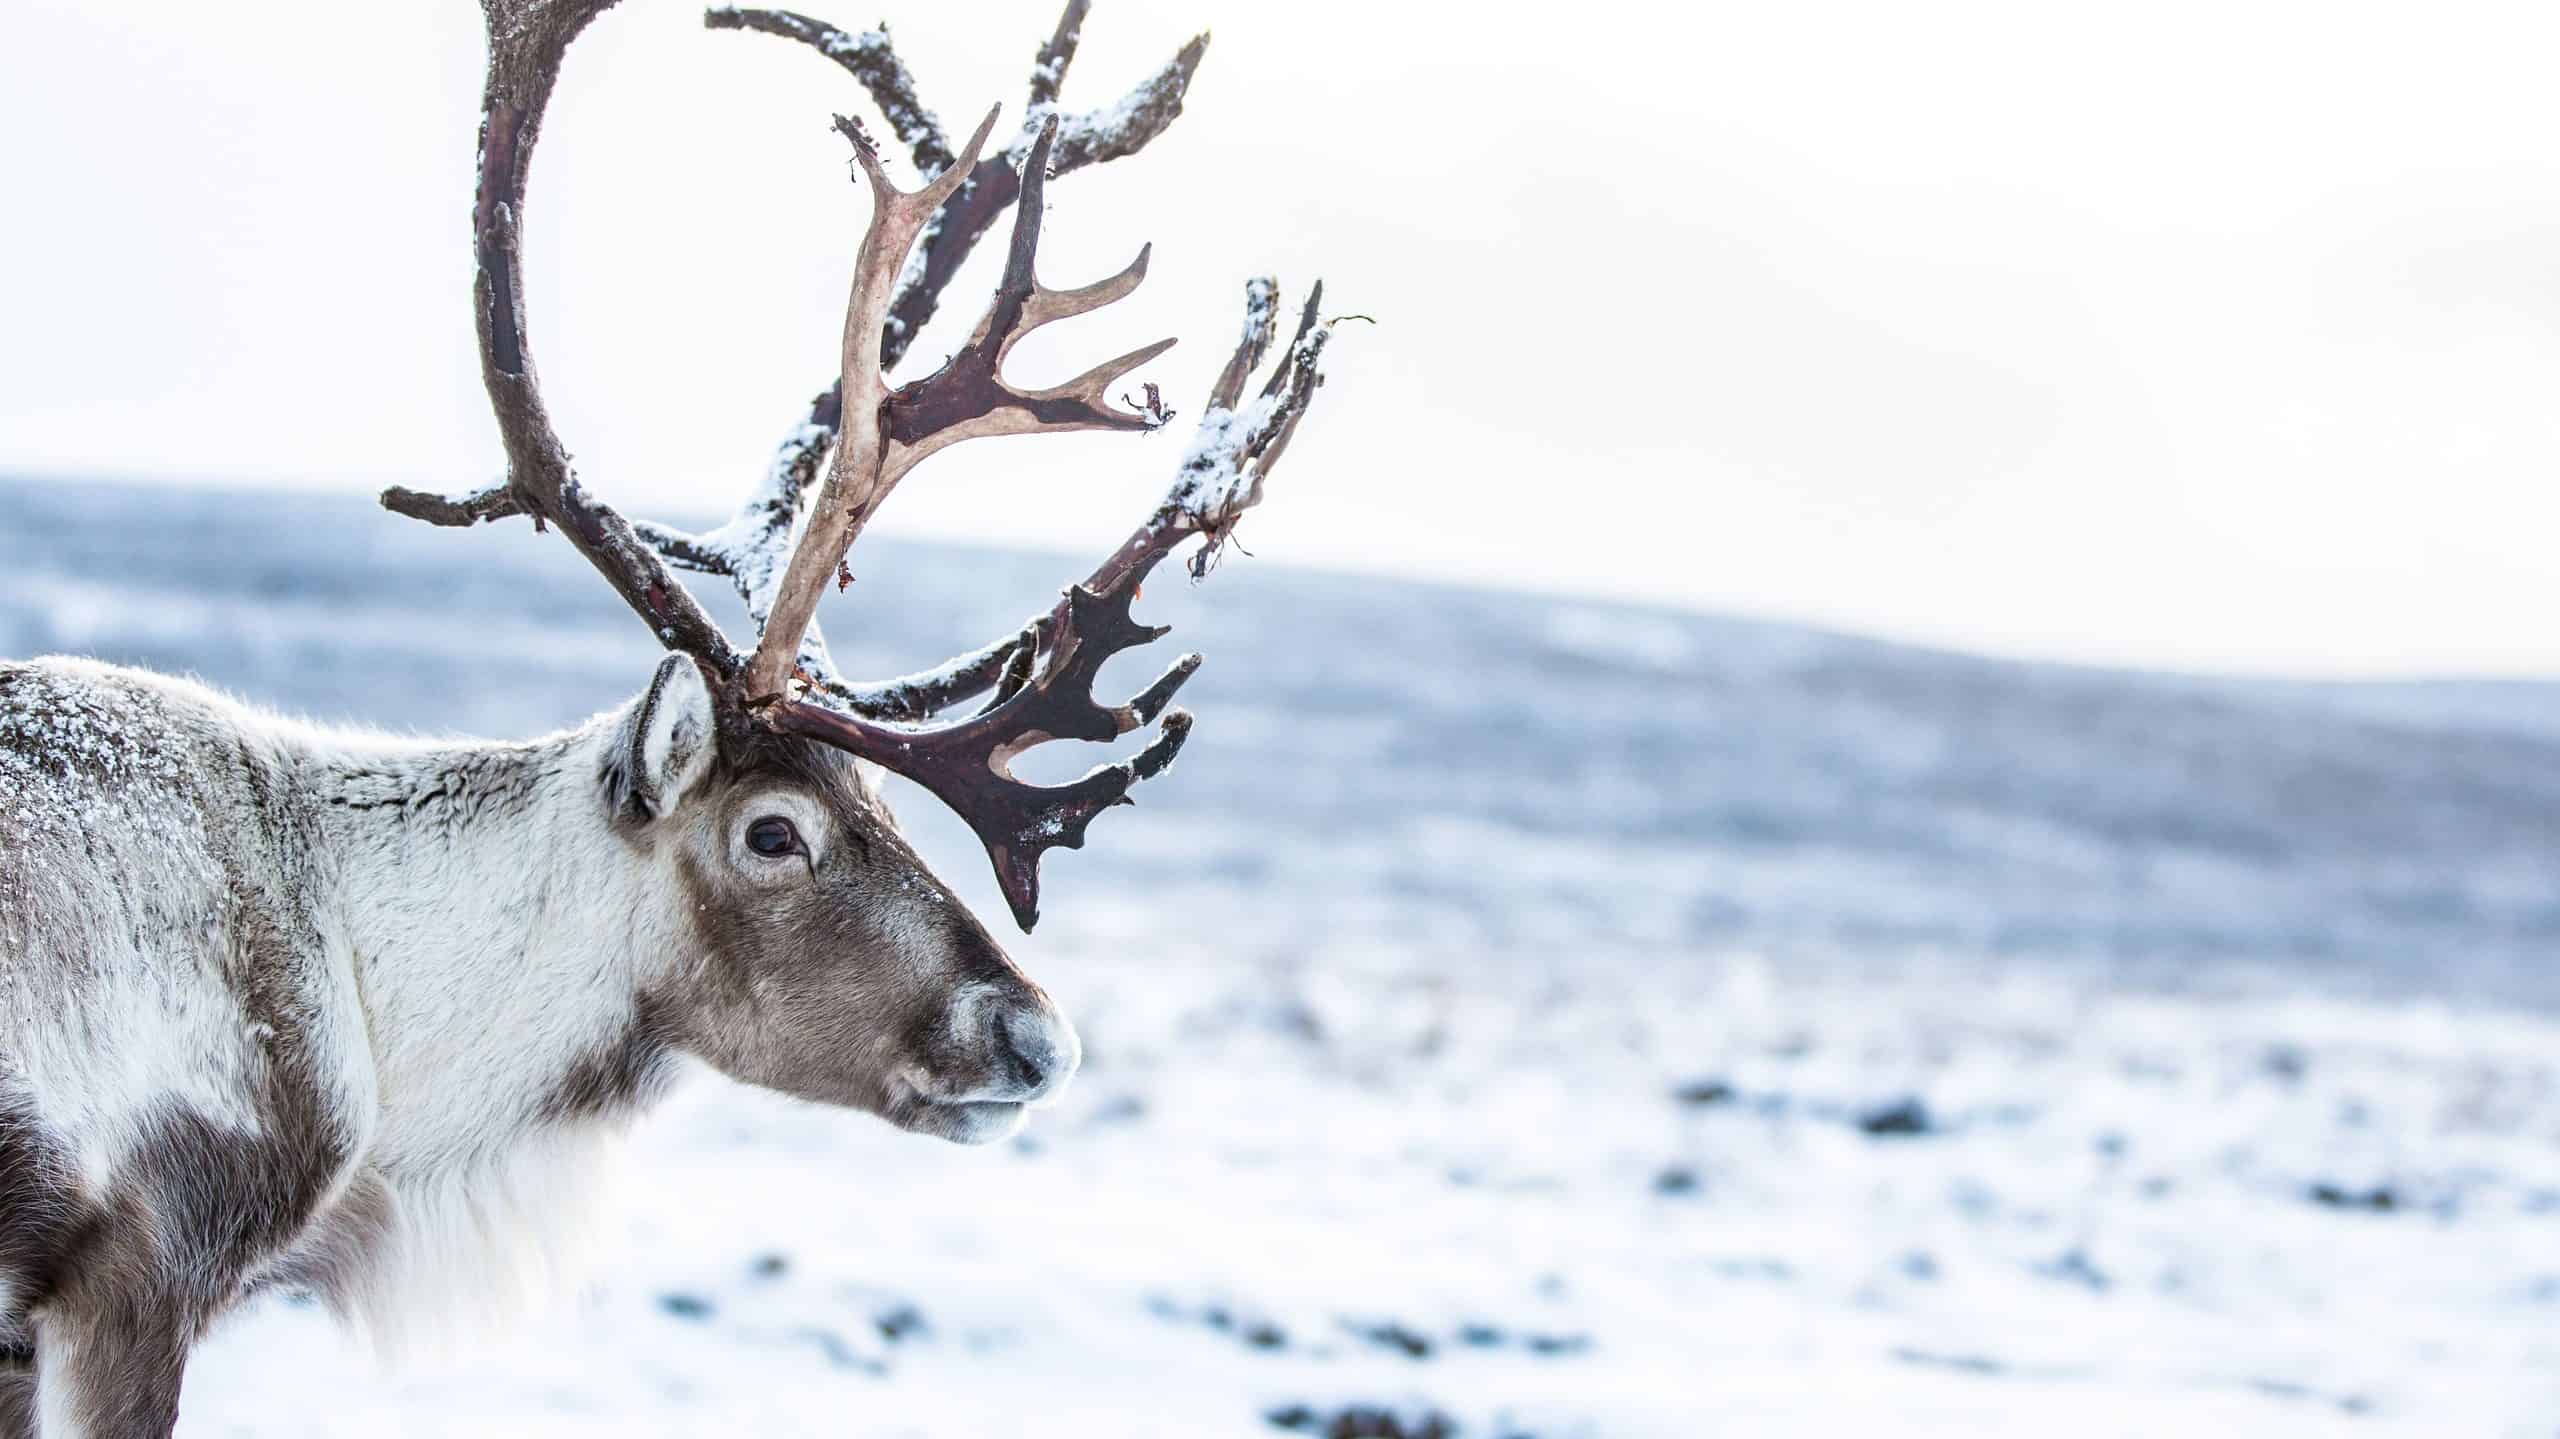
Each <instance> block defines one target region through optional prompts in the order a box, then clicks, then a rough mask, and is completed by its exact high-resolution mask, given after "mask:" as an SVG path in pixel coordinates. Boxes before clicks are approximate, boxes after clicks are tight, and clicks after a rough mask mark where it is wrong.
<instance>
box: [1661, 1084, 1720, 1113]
mask: <svg viewBox="0 0 2560 1439" xmlns="http://www.w3.org/2000/svg"><path fill="white" fill-rule="evenodd" d="M1671 1097H1672V1098H1673V1099H1676V1100H1678V1101H1680V1102H1681V1103H1682V1104H1688V1105H1694V1106H1696V1107H1698V1108H1700V1109H1704V1108H1706V1107H1707V1106H1709V1105H1711V1104H1731V1103H1732V1102H1733V1101H1734V1098H1735V1092H1734V1088H1733V1086H1732V1085H1730V1084H1727V1083H1725V1082H1724V1081H1723V1080H1721V1079H1693V1080H1690V1081H1689V1082H1688V1083H1686V1084H1684V1085H1681V1086H1680V1087H1679V1088H1677V1089H1675V1090H1673V1091H1671Z"/></svg>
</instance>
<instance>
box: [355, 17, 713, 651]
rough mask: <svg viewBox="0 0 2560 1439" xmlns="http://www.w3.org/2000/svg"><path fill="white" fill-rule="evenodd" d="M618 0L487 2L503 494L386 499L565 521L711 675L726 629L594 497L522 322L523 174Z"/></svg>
mask: <svg viewBox="0 0 2560 1439" xmlns="http://www.w3.org/2000/svg"><path fill="white" fill-rule="evenodd" d="M613 3H614V0H484V6H483V9H484V11H485V16H486V19H487V21H488V29H489V70H488V75H487V79H486V82H485V85H484V87H483V89H482V92H481V104H480V180H479V187H478V191H477V194H476V195H475V197H474V200H473V203H472V207H471V221H472V234H473V241H474V244H473V251H474V254H475V256H476V257H477V259H478V261H479V265H478V273H477V275H476V276H475V277H474V279H473V282H472V296H473V299H474V301H475V305H474V310H475V315H476V320H477V328H478V333H479V340H480V378H481V381H482V384H483V385H484V386H485V388H486V389H487V390H488V392H489V405H490V408H491V410H492V411H493V412H494V413H495V414H496V416H497V421H498V439H499V442H500V443H501V445H503V446H504V448H505V450H506V455H507V477H506V481H505V484H504V486H503V496H502V495H501V494H499V493H498V492H496V491H489V490H484V491H481V492H480V493H479V494H476V495H472V496H468V497H466V498H462V499H458V500H448V499H443V498H441V497H438V496H433V495H425V494H421V493H419V492H417V491H414V490H405V489H398V488H395V489H392V490H389V491H386V492H384V494H383V496H382V502H383V504H384V505H385V506H386V507H388V508H390V509H392V510H394V511H397V512H399V513H402V514H408V515H414V516H417V517H419V518H422V519H427V520H430V521H432V522H433V523H437V524H468V523H473V522H476V521H479V520H486V519H496V518H500V517H502V516H503V515H506V514H510V513H526V514H531V515H533V516H534V517H535V520H536V522H537V523H539V522H541V521H543V520H548V521H550V522H551V523H553V524H555V525H558V526H559V527H560V531H561V533H562V534H564V535H566V536H568V538H569V543H570V544H572V545H574V546H575V547H576V548H577V551H578V553H580V554H582V555H584V556H586V558H587V562H588V563H589V564H591V565H593V566H595V568H596V571H597V572H598V573H599V574H602V575H603V576H604V577H605V580H606V582H607V583H609V584H611V585H612V586H613V590H614V593H616V594H618V595H620V596H622V599H623V602H624V603H625V604H628V605H630V606H631V608H632V609H633V610H635V611H637V612H638V613H639V615H640V616H641V618H643V619H645V620H647V621H648V622H649V628H650V629H651V630H652V631H653V632H655V633H656V634H657V635H658V637H659V638H660V639H661V640H662V641H664V642H665V644H666V645H667V647H668V648H669V649H673V650H677V651H680V652H682V653H684V654H688V655H691V656H692V657H693V658H694V659H695V660H697V661H699V662H700V663H702V664H703V665H705V666H707V667H708V668H709V669H710V670H711V671H712V673H713V674H715V675H722V676H725V675H726V674H728V673H729V672H730V671H732V670H734V669H736V668H737V655H736V653H735V651H733V650H732V649H731V648H730V646H729V641H728V637H727V636H725V635H723V634H721V632H720V627H719V626H718V625H717V624H715V623H713V622H712V619H711V617H710V616H709V615H707V614H705V613H704V612H703V610H702V607H701V606H700V605H698V604H696V603H695V602H694V599H693V596H692V595H690V594H688V593H687V592H686V591H685V588H684V586H683V585H681V584H679V583H677V582H676V580H675V578H674V577H673V576H672V575H670V574H669V573H668V572H667V569H666V566H665V565H663V564H662V563H660V561H659V558H658V555H657V553H656V552H655V551H654V550H653V549H652V548H651V547H650V546H649V545H648V544H647V543H646V542H644V541H643V540H642V539H641V538H640V536H639V534H638V533H637V532H636V531H634V530H633V528H632V527H631V525H630V523H629V522H628V521H626V520H624V519H623V518H622V516H621V515H619V514H617V513H615V512H614V510H613V509H612V508H611V507H610V506H607V505H603V504H599V503H596V502H595V501H593V500H590V499H589V498H588V497H587V495H586V492H585V491H584V490H583V489H582V488H581V487H580V486H579V484H578V479H577V475H576V474H575V472H574V471H573V470H572V469H571V468H570V464H569V452H568V451H567V449H565V448H564V447H563V446H562V445H561V443H560V437H559V435H558V434H556V433H555V432H554V431H553V430H552V428H551V416H550V413H549V412H548V411H547V410H546V409H545V408H544V407H543V403H542V386H541V382H540V380H539V379H538V378H537V377H536V375H535V373H534V367H533V355H532V352H531V350H530V348H529V347H528V344H527V341H526V338H525V331H524V257H523V253H522V235H523V224H524V195H525V177H526V174H527V172H528V171H529V170H530V169H531V167H532V163H533V147H534V142H535V141H536V140H538V139H540V138H541V133H542V114H543V109H544V107H545V106H546V105H547V104H548V103H549V102H550V99H551V90H552V87H553V85H554V84H555V83H557V81H558V79H559V75H560V59H561V56H562V55H564V54H565V53H566V52H567V51H568V48H569V43H570V42H571V41H573V40H575V39H576V38H577V37H578V34H579V32H580V31H582V30H584V29H585V28H586V27H587V25H588V23H589V22H590V21H592V20H594V19H595V17H596V16H597V15H599V14H602V13H603V12H604V11H605V10H607V9H608V8H610V7H611V6H612V4H613Z"/></svg>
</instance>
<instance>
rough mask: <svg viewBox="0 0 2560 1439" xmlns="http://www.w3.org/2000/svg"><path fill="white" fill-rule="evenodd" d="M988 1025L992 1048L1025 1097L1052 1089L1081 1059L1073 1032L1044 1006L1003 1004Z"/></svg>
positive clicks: (1036, 1096)
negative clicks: (990, 1030)
mask: <svg viewBox="0 0 2560 1439" xmlns="http://www.w3.org/2000/svg"><path fill="white" fill-rule="evenodd" d="M991 1027H992V1028H993V1030H994V1031H995V1032H994V1034H993V1035H991V1036H990V1038H991V1039H992V1040H993V1041H994V1044H993V1048H994V1050H995V1052H996V1053H997V1054H998V1055H999V1056H1001V1064H1002V1067H1003V1068H1004V1069H1005V1070H1006V1071H1007V1072H1008V1073H1007V1077H1008V1078H1009V1079H1011V1080H1012V1081H1013V1082H1014V1083H1016V1084H1018V1085H1020V1086H1021V1095H1022V1097H1023V1098H1025V1099H1037V1098H1041V1097H1043V1096H1046V1095H1048V1094H1050V1093H1052V1092H1053V1091H1055V1090H1056V1089H1057V1088H1058V1087H1059V1086H1060V1085H1061V1084H1063V1083H1065V1082H1066V1079H1067V1077H1068V1076H1069V1075H1071V1074H1073V1073H1075V1069H1076V1063H1077V1061H1078V1060H1079V1059H1081V1058H1082V1055H1081V1054H1080V1053H1079V1047H1078V1046H1077V1044H1076V1041H1075V1032H1074V1031H1073V1030H1070V1029H1068V1028H1067V1026H1066V1021H1064V1020H1063V1019H1061V1018H1059V1017H1058V1015H1057V1013H1056V1012H1055V1011H1053V1010H1051V1009H1050V1008H1048V1006H1046V1005H1040V1004H1032V1005H1023V1006H1019V1007H1016V1006H1007V1007H1006V1008H1004V1009H1000V1010H998V1011H997V1012H996V1014H995V1016H994V1023H993V1024H992V1026H991Z"/></svg>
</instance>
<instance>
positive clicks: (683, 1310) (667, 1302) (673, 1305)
mask: <svg viewBox="0 0 2560 1439" xmlns="http://www.w3.org/2000/svg"><path fill="white" fill-rule="evenodd" d="M658 1307H659V1308H660V1309H663V1310H665V1311H667V1312H668V1313H669V1314H672V1315H674V1316H675V1317H677V1318H678V1319H692V1320H703V1319H708V1318H710V1317H711V1316H712V1315H713V1314H714V1313H716V1312H718V1306H716V1305H714V1304H713V1303H712V1302H711V1301H710V1300H708V1299H705V1298H703V1297H702V1296H701V1295H699V1294H687V1293H684V1292H683V1291H682V1290H672V1291H670V1292H668V1293H665V1294H661V1295H659V1296H658Z"/></svg>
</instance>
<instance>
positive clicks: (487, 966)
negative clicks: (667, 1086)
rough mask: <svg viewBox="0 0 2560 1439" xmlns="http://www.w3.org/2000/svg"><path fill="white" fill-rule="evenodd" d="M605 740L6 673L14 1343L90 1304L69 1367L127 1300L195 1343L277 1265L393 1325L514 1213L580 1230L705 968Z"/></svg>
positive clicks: (524, 1220) (3, 1321)
mask: <svg viewBox="0 0 2560 1439" xmlns="http://www.w3.org/2000/svg"><path fill="white" fill-rule="evenodd" d="M610 734H611V723H610V720H609V719H608V721H606V722H604V723H599V724H591V725H589V726H587V727H585V728H583V729H580V730H577V731H574V732H571V733H569V734H565V735H559V736H555V737H552V738H550V739H546V740H541V741H536V742H534V743H531V744H525V745H462V746H450V745H429V744H423V743H418V742H413V741H403V740H394V739H389V738H385V737H380V736H370V735H359V734H349V733H337V732H326V731H321V730H317V729H313V728H309V727H306V726H301V725H296V724H292V723H289V722H286V721H282V720H279V719H276V718H274V717H271V716H267V715H263V714H259V713H257V712H255V711H253V710H250V709H248V708H246V707H244V706H241V705H238V704H235V703H232V702H230V701H228V700H226V699H224V698H222V697H220V696H218V695H215V694H213V693H211V692H209V691H207V690H204V689H202V688H200V687H197V686H194V685H190V684H184V683H181V682H176V681H171V680H166V679H161V678H158V677H156V676H150V675H144V674H139V673H135V672H132V671H126V670H118V669H113V668H110V667H107V666H103V665H96V664H90V663H84V662H78V661H61V660H55V661H43V662H38V663H34V664H24V665H7V666H0V796H5V797H0V1347H5V1348H14V1349H17V1350H20V1351H22V1352H23V1351H26V1350H28V1349H31V1348H34V1347H35V1346H34V1343H33V1340H34V1333H33V1331H34V1328H35V1317H36V1316H37V1315H38V1314H40V1313H47V1312H51V1313H58V1314H62V1315H65V1316H75V1318H74V1319H73V1320H70V1321H66V1327H65V1328H64V1329H61V1330H57V1328H56V1327H55V1326H54V1325H53V1324H50V1323H48V1324H46V1325H45V1326H44V1330H43V1345H42V1347H41V1349H39V1350H37V1357H38V1359H39V1361H41V1362H46V1363H50V1361H52V1360H53V1359H54V1357H55V1354H54V1350H55V1347H56V1345H57V1344H60V1345H62V1346H63V1347H64V1348H66V1349H69V1348H72V1347H76V1346H77V1345H79V1344H80V1343H81V1342H82V1340H81V1336H78V1335H76V1334H74V1333H71V1332H69V1329H68V1327H67V1326H68V1324H69V1323H76V1316H79V1315H83V1314H87V1313H91V1312H100V1311H106V1312H120V1313H122V1314H125V1315H128V1316H142V1317H146V1318H148V1319H149V1320H151V1321H152V1322H155V1323H164V1324H165V1325H167V1326H168V1327H169V1328H170V1330H171V1336H170V1337H171V1338H172V1339H174V1340H175V1341H176V1342H177V1346H178V1347H177V1348H176V1349H175V1350H174V1354H175V1355H183V1352H184V1347H183V1346H184V1343H185V1342H186V1341H191V1340H192V1339H194V1338H195V1337H196V1332H197V1331H198V1330H199V1329H201V1327H202V1326H203V1325H204V1324H205V1323H207V1322H209V1321H210V1320H211V1319H212V1318H214V1317H215V1316H216V1315H218V1314H219V1313H221V1312H222V1311H223V1310H225V1309H227V1308H229V1307H230V1306H231V1305H232V1304H234V1303H235V1302H237V1301H238V1299H239V1298H241V1297H242V1296H243V1295H244V1294H245V1293H246V1292H248V1291H249V1290H250V1289H252V1288H254V1287H255V1286H257V1285H258V1284H260V1283H262V1282H265V1281H270V1280H283V1281H286V1282H290V1283H294V1284H298V1285H307V1286H311V1287H315V1288H317V1289H319V1290H320V1291H321V1292H322V1293H324V1294H325V1295H327V1297H328V1298H329V1299H330V1300H331V1302H332V1303H333V1305H335V1306H336V1307H338V1308H339V1309H341V1310H342V1311H344V1312H347V1313H349V1314H351V1315H357V1316H361V1317H363V1318H364V1319H366V1320H368V1321H369V1322H370V1325H371V1326H372V1327H374V1328H376V1329H387V1328H389V1327H391V1325H392V1324H393V1322H394V1321H395V1320H396V1318H397V1316H398V1313H399V1310H398V1308H397V1307H396V1306H397V1303H398V1301H399V1299H400V1297H401V1296H403V1295H404V1294H409V1293H411V1292H412V1291H411V1288H410V1284H409V1283H405V1282H403V1281H414V1280H416V1279H417V1278H419V1277H421V1276H426V1277H430V1278H432V1279H434V1280H436V1281H439V1282H441V1283H442V1284H444V1285H446V1286H448V1287H452V1288H455V1289H456V1290H457V1292H459V1293H462V1294H483V1293H488V1292H491V1291H490V1285H491V1283H492V1282H493V1281H495V1280H496V1279H497V1278H498V1277H499V1276H496V1275H491V1274H489V1273H488V1272H487V1271H488V1269H489V1266H490V1264H491V1263H492V1262H501V1261H503V1260H504V1258H505V1256H503V1255H495V1254H490V1253H488V1252H487V1249H488V1240H489V1239H490V1238H493V1237H494V1238H498V1239H502V1240H514V1239H522V1238H526V1237H528V1236H529V1235H530V1234H531V1233H532V1230H533V1226H532V1225H531V1224H530V1223H529V1221H531V1220H533V1219H534V1218H535V1217H536V1215H535V1214H534V1213H533V1212H532V1211H530V1210H528V1209H527V1208H526V1207H525V1206H524V1205H523V1204H522V1202H521V1201H522V1200H523V1199H524V1198H525V1197H526V1196H529V1195H533V1194H540V1195H542V1196H543V1197H544V1199H545V1201H546V1204H548V1205H549V1206H552V1210H551V1212H553V1213H555V1214H560V1215H562V1216H563V1217H567V1216H573V1215H574V1214H575V1213H576V1207H577V1200H576V1194H575V1191H574V1189H569V1190H564V1189H563V1188H561V1187H560V1184H559V1181H561V1180H563V1179H566V1178H568V1177H571V1176H575V1175H578V1174H580V1173H583V1172H584V1171H585V1169H586V1168H587V1167H588V1163H587V1161H588V1160H589V1159H590V1158H591V1157H592V1155H593V1154H594V1152H595V1150H596V1148H597V1140H598V1139H599V1138H600V1136H601V1134H602V1133H603V1132H604V1131H606V1130H608V1129H609V1128H610V1127H611V1126H612V1125H613V1124H614V1122H615V1121H617V1120H619V1119H621V1118H623V1117H624V1116H626V1115H628V1114H629V1113H630V1112H631V1111H632V1110H633V1109H634V1108H635V1107H636V1106H637V1105H638V1104H639V1102H640V1101H641V1100H643V1099H644V1098H645V1097H646V1096H647V1094H648V1093H649V1092H650V1090H651V1089H652V1088H653V1087H654V1083H655V1081H656V1080H658V1079H659V1078H660V1077H662V1076H663V1075H664V1073H665V1072H666V1070H667V1067H668V1064H669V1062H670V1061H671V1058H672V1056H671V1055H668V1054H667V1053H666V1051H665V1050H664V1049H663V1048H660V1049H659V1050H658V1051H657V1052H656V1053H655V1054H651V1053H648V1052H646V1050H647V1047H646V1046H644V1045H642V1044H640V1043H639V1042H638V1041H637V1040H635V1039H634V1037H633V1021H634V1013H635V1003H636V996H638V995H639V994H640V993H641V992H642V990H643V989H644V988H646V987H648V986H649V985H650V984H651V982H652V981H653V980H657V979H660V978H662V977H663V974H664V972H665V971H666V970H667V968H668V967H669V966H670V965H671V964H673V963H676V962H678V957H679V956H681V955H682V954H683V953H684V952H685V949H686V945H685V944H684V943H683V942H682V941H681V940H680V939H679V938H678V933H679V929H680V923H681V922H680V920H679V918H678V917H677V916H675V915H673V914H671V913H670V912H669V911H670V909H671V908H672V907H673V906H672V904H671V902H670V899H669V897H668V896H666V895H664V894H652V893H650V892H649V891H648V890H647V889H646V888H645V887H644V886H642V885H639V884H637V883H635V882H634V881H636V880H638V879H639V878H640V877H641V874H642V871H641V870H640V869H639V868H638V867H637V866H635V865H633V864H632V863H630V862H629V859H628V857H627V856H623V855H617V854H615V853H613V851H614V850H617V849H620V848H622V845H621V842H620V841H618V840H616V838H615V837H614V836H613V834H612V833H611V831H610V829H609V827H608V824H607V817H606V812H605V807H604V805H603V804H602V803H601V802H600V801H599V800H598V798H597V791H596V775H597V773H598V770H599V768H600V767H601V766H602V756H601V755H600V753H599V751H600V750H601V749H602V747H603V746H604V745H605V743H606V740H607V738H608V737H609V735H610ZM537 1171H538V1172H539V1181H538V1182H529V1181H534V1180H535V1178H536V1172H537ZM472 1276H478V1277H476V1278H475V1277H472ZM155 1311H156V1312H155ZM154 1347H159V1348H160V1349H161V1352H160V1353H159V1355H157V1356H156V1357H157V1358H158V1359H159V1360H160V1361H162V1362H166V1361H167V1360H168V1359H169V1358H171V1357H172V1353H171V1351H169V1350H167V1349H166V1348H165V1346H154ZM70 1357H71V1356H70V1355H68V1354H66V1355H64V1356H63V1358H64V1359H65V1360H66V1361H67V1360H68V1359H69V1358H70ZM48 1432H51V1431H50V1430H48Z"/></svg>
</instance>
